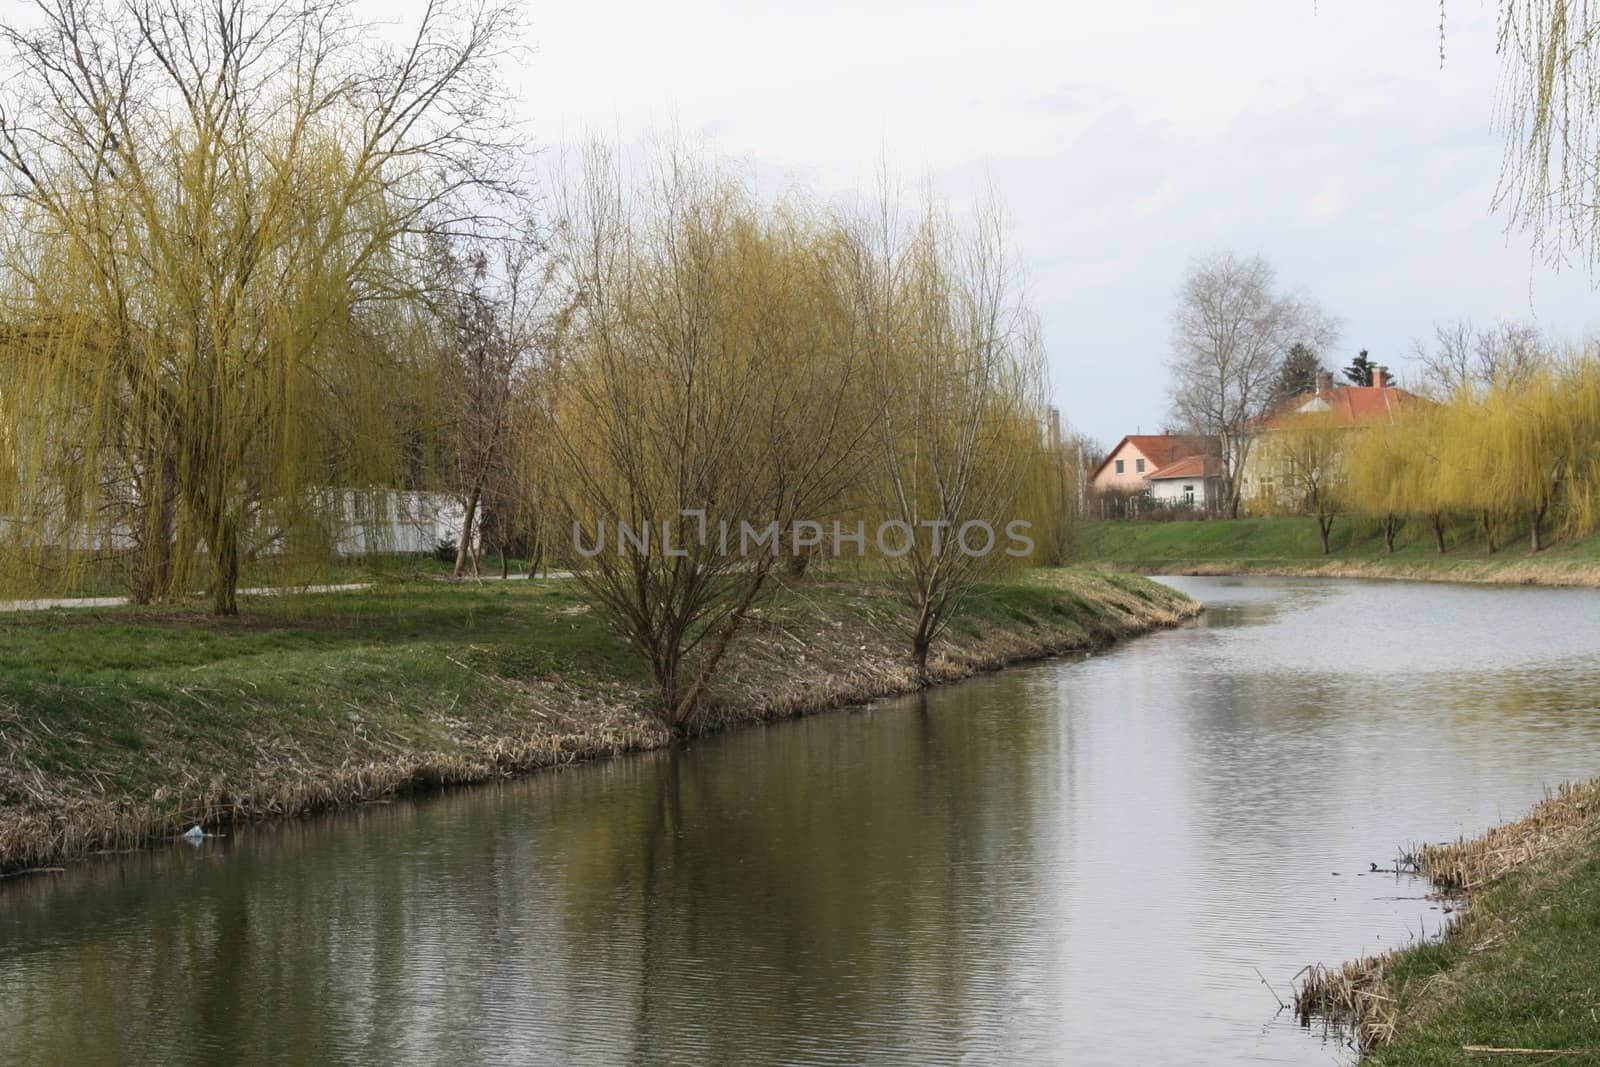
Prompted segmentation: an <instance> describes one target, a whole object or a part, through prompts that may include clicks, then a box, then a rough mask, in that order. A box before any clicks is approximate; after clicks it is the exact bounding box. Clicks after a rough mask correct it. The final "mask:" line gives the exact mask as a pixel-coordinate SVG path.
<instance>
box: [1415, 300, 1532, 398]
mask: <svg viewBox="0 0 1600 1067" xmlns="http://www.w3.org/2000/svg"><path fill="white" fill-rule="evenodd" d="M1412 352H1413V354H1414V355H1415V356H1416V358H1417V360H1418V362H1420V363H1421V364H1422V378H1423V383H1424V384H1425V386H1427V387H1428V388H1430V389H1431V390H1432V391H1433V392H1435V393H1438V394H1440V395H1443V396H1448V395H1451V394H1453V393H1456V392H1458V391H1461V390H1474V391H1479V392H1482V391H1484V390H1488V389H1492V388H1494V387H1495V386H1497V385H1500V386H1503V385H1512V384H1515V383H1518V382H1523V381H1526V380H1528V379H1529V378H1530V377H1532V376H1533V375H1534V374H1536V373H1538V372H1540V371H1542V370H1545V369H1548V368H1549V367H1550V365H1551V364H1552V362H1553V361H1554V359H1555V344H1554V342H1552V341H1551V339H1550V338H1549V337H1548V336H1547V335H1546V334H1545V333H1544V331H1543V330H1541V329H1540V328H1539V327H1538V326H1537V325H1536V324H1535V323H1532V322H1527V321H1521V320H1508V319H1501V320H1499V321H1497V322H1496V323H1495V324H1494V325H1493V326H1490V327H1488V328H1487V329H1483V330H1478V329H1474V328H1473V325H1472V320H1471V319H1464V318H1463V319H1455V320H1452V321H1448V322H1437V323H1434V327H1433V347H1432V348H1429V347H1427V346H1426V345H1424V344H1423V343H1422V342H1421V341H1413V342H1412Z"/></svg>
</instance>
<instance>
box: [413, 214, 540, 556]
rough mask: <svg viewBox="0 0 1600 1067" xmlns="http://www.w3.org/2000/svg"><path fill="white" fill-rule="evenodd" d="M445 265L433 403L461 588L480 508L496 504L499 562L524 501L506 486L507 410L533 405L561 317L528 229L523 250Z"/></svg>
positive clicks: (510, 248) (479, 248)
mask: <svg viewBox="0 0 1600 1067" xmlns="http://www.w3.org/2000/svg"><path fill="white" fill-rule="evenodd" d="M444 259H445V267H446V274H447V277H448V278H449V280H450V282H451V284H450V286H449V292H448V297H447V301H446V307H445V312H446V316H447V317H448V319H449V320H450V321H449V322H448V323H447V326H446V331H445V337H444V339H443V344H442V345H441V353H442V355H443V357H444V368H443V369H444V373H443V375H442V379H441V386H442V389H441V392H442V396H441V397H440V398H439V399H440V402H441V403H442V405H443V406H444V408H445V412H444V422H445V425H446V427H447V429H448V435H449V446H450V453H451V455H450V458H449V460H448V467H449V474H450V483H451V491H452V492H453V493H454V495H455V496H456V499H457V501H458V503H459V504H460V506H461V514H462V520H461V530H460V534H459V536H458V537H457V541H456V562H455V577H457V578H460V577H461V576H462V575H463V574H464V573H465V572H466V568H467V566H468V565H469V564H470V565H471V567H472V572H473V574H474V575H476V574H477V573H478V550H477V546H478V544H479V542H480V540H481V539H482V538H481V536H480V533H479V527H480V520H481V518H482V514H483V508H484V504H485V501H486V498H493V499H494V503H495V504H496V508H497V520H496V524H495V527H494V531H493V532H494V533H495V534H496V536H497V539H498V542H499V547H500V550H501V559H502V563H503V562H504V557H505V549H506V545H507V541H508V535H509V533H510V528H511V522H510V519H511V515H512V507H513V505H514V502H515V501H516V500H517V499H518V497H519V496H521V495H523V494H521V493H519V492H518V491H517V490H516V489H515V488H513V487H511V486H509V485H507V484H506V483H508V482H510V481H513V480H515V479H516V475H517V473H518V470H519V467H520V463H519V460H518V457H516V456H514V455H513V454H512V451H513V449H514V447H515V446H516V445H518V444H520V443H522V440H521V439H520V438H519V437H518V435H516V434H515V433H514V432H513V431H514V424H515V420H516V414H517V413H516V412H515V411H514V410H513V405H514V404H515V403H518V402H521V403H527V402H529V401H530V398H531V393H530V391H531V390H532V389H533V388H535V386H534V383H533V379H534V378H535V377H536V376H537V375H538V374H539V372H540V370H541V368H542V364H543V362H544V359H545V355H546V351H547V348H548V345H549V342H550V340H551V331H552V329H553V323H554V322H555V321H556V319H558V318H559V317H560V316H561V315H562V314H563V311H562V309H560V308H556V307H552V306H550V305H551V298H552V295H553V291H554V286H553V284H552V280H553V273H552V272H553V264H552V262H551V261H550V259H549V258H548V257H547V256H546V255H545V251H544V249H543V247H542V245H541V244H540V242H539V240H538V238H537V236H536V231H535V230H534V228H533V227H531V226H530V228H529V229H528V231H527V233H526V235H525V236H524V237H523V238H522V239H520V240H517V241H511V242H506V243H501V244H499V245H498V246H496V247H494V248H491V247H490V246H489V245H487V244H483V243H478V242H473V243H470V244H469V246H468V247H466V248H465V249H464V250H462V251H458V252H455V253H446V255H445V257H444ZM492 263H493V264H495V265H496V266H497V267H498V269H495V268H494V267H492V266H491V264H492Z"/></svg>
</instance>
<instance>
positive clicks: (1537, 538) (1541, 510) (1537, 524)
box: [1528, 504, 1550, 552]
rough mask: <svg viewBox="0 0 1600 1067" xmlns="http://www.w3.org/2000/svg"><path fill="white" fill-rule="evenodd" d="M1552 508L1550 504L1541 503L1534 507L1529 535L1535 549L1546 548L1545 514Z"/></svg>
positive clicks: (1535, 550)
mask: <svg viewBox="0 0 1600 1067" xmlns="http://www.w3.org/2000/svg"><path fill="white" fill-rule="evenodd" d="M1549 510H1550V506H1549V505H1548V504H1540V505H1539V506H1538V507H1536V508H1534V509H1533V515H1532V519H1533V521H1532V523H1531V524H1530V525H1529V530H1528V537H1529V540H1530V541H1531V543H1532V545H1533V551H1534V552H1538V551H1539V550H1540V549H1542V548H1544V516H1545V512H1547V511H1549Z"/></svg>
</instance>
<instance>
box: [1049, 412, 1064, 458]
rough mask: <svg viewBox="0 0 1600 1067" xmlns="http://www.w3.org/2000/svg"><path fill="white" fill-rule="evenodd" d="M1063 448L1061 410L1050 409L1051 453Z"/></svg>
mask: <svg viewBox="0 0 1600 1067" xmlns="http://www.w3.org/2000/svg"><path fill="white" fill-rule="evenodd" d="M1060 447H1061V409H1060V408H1051V409H1050V451H1052V452H1054V451H1056V450H1057V449H1059V448H1060Z"/></svg>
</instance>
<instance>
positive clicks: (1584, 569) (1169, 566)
mask: <svg viewBox="0 0 1600 1067" xmlns="http://www.w3.org/2000/svg"><path fill="white" fill-rule="evenodd" d="M1073 533H1074V540H1073V544H1072V559H1073V563H1074V564H1075V565H1077V566H1088V567H1103V568H1111V569H1115V570H1121V571H1133V572H1137V573H1142V574H1285V575H1326V576H1332V577H1348V578H1362V577H1371V578H1412V579H1425V580H1431V581H1459V582H1504V583H1515V584H1532V585H1581V586H1600V536H1592V537H1587V538H1583V539H1579V540H1570V541H1558V542H1556V543H1555V544H1553V545H1551V546H1550V547H1549V548H1547V549H1545V550H1544V551H1542V552H1540V553H1539V554H1538V555H1537V556H1533V555H1530V554H1529V552H1528V542H1527V540H1526V539H1525V538H1524V537H1522V536H1521V533H1522V531H1520V530H1517V529H1515V528H1512V527H1510V526H1509V525H1508V526H1507V528H1505V529H1503V530H1498V531H1497V533H1496V536H1497V542H1496V549H1497V550H1496V551H1494V552H1490V551H1488V546H1487V544H1486V542H1485V540H1484V538H1483V535H1482V532H1481V530H1478V529H1477V528H1476V527H1475V526H1474V525H1473V524H1472V523H1471V522H1469V521H1467V520H1464V519H1463V520H1457V521H1455V522H1453V523H1452V524H1451V525H1450V526H1449V528H1448V529H1447V531H1446V544H1447V546H1448V551H1447V552H1445V553H1444V554H1443V555H1440V554H1439V552H1438V549H1437V547H1436V545H1435V543H1434V538H1433V529H1432V527H1431V526H1430V525H1428V524H1427V523H1425V522H1419V521H1415V520H1413V521H1410V522H1408V523H1406V525H1405V526H1404V527H1402V528H1401V530H1400V534H1399V536H1398V537H1397V538H1396V540H1395V551H1394V552H1393V553H1390V552H1389V551H1388V549H1387V548H1386V547H1385V545H1384V540H1383V531H1382V529H1381V528H1380V527H1379V526H1378V524H1377V523H1376V522H1374V521H1370V520H1358V519H1340V520H1338V522H1337V523H1336V524H1335V526H1334V529H1333V534H1332V537H1331V539H1330V548H1331V552H1330V553H1329V554H1328V555H1326V556H1325V555H1323V554H1322V545H1321V543H1320V542H1319V541H1318V539H1317V527H1316V521H1315V520H1313V519H1304V518H1262V519H1218V520H1214V521H1208V522H1147V521H1115V520H1114V521H1109V522H1087V523H1083V524H1081V525H1079V526H1077V527H1074V530H1073Z"/></svg>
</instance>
